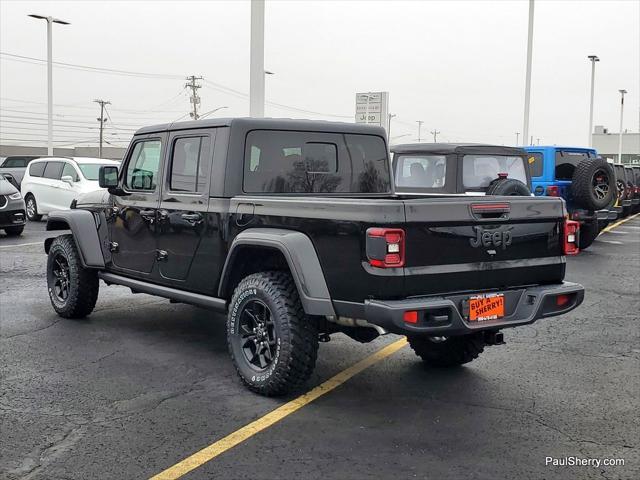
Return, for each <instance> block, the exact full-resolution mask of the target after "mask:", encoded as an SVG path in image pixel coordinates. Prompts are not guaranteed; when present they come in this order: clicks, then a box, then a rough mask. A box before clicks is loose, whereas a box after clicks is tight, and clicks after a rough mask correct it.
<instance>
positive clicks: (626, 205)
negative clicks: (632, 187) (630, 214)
mask: <svg viewBox="0 0 640 480" xmlns="http://www.w3.org/2000/svg"><path fill="white" fill-rule="evenodd" d="M622 206H623V207H630V206H631V200H623V201H622Z"/></svg>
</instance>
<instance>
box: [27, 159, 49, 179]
mask: <svg viewBox="0 0 640 480" xmlns="http://www.w3.org/2000/svg"><path fill="white" fill-rule="evenodd" d="M46 165H47V162H37V163H32V164H31V165H29V175H31V176H32V177H41V176H42V174H43V173H44V167H45V166H46Z"/></svg>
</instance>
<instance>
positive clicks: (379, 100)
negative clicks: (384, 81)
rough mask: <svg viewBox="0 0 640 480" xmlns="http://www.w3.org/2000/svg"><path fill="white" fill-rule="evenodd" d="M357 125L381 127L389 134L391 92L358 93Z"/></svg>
mask: <svg viewBox="0 0 640 480" xmlns="http://www.w3.org/2000/svg"><path fill="white" fill-rule="evenodd" d="M356 123H366V124H371V125H380V126H381V127H383V128H384V129H385V130H386V131H387V133H388V132H389V92H363V93H356Z"/></svg>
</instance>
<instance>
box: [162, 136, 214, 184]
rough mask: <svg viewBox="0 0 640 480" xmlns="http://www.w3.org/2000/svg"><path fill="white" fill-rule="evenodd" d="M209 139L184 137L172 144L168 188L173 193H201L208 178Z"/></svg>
mask: <svg viewBox="0 0 640 480" xmlns="http://www.w3.org/2000/svg"><path fill="white" fill-rule="evenodd" d="M210 145H211V140H210V139H209V137H185V138H178V139H176V140H175V141H174V142H173V153H172V157H171V172H170V176H169V188H170V190H172V191H174V192H202V191H203V189H204V188H205V187H206V185H207V178H208V177H209V168H210V162H209V147H210Z"/></svg>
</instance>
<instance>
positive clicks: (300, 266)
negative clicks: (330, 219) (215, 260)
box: [218, 228, 336, 316]
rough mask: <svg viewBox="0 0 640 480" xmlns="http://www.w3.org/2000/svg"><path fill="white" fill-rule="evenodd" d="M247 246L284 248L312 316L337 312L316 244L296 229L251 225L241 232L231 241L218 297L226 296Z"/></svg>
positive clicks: (306, 309)
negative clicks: (254, 226) (240, 253)
mask: <svg viewBox="0 0 640 480" xmlns="http://www.w3.org/2000/svg"><path fill="white" fill-rule="evenodd" d="M243 245H249V246H252V247H265V248H271V249H275V250H278V251H280V252H281V253H282V255H283V256H284V258H285V260H286V262H287V265H288V266H289V270H290V271H291V275H292V276H293V279H294V281H295V283H296V287H297V288H298V293H299V295H300V301H301V302H302V307H303V308H304V311H305V313H307V314H308V315H328V316H335V315H336V313H335V310H334V308H333V303H332V302H331V295H330V294H329V289H328V288H327V283H326V281H325V278H324V273H323V272H322V267H321V266H320V261H319V260H318V255H317V253H316V250H315V248H314V247H313V243H312V242H311V239H310V238H309V237H308V236H307V235H305V234H304V233H301V232H296V231H294V230H285V229H279V228H250V229H247V230H244V231H242V232H241V233H239V234H238V235H237V236H236V237H235V238H234V240H233V242H232V243H231V247H230V249H229V253H228V255H227V259H226V261H225V263H224V268H223V269H222V275H221V277H220V278H221V281H220V286H219V287H218V297H220V298H224V297H223V296H224V292H225V291H226V290H227V288H228V282H229V279H230V277H231V270H232V268H233V264H234V261H235V259H236V256H237V255H238V253H239V252H240V251H241V250H242V246H243Z"/></svg>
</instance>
